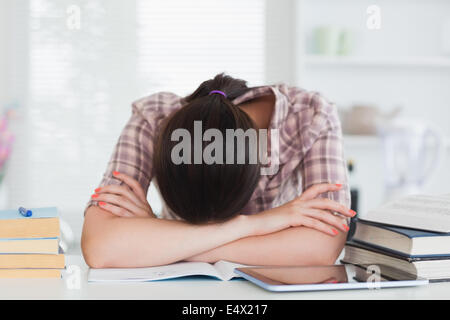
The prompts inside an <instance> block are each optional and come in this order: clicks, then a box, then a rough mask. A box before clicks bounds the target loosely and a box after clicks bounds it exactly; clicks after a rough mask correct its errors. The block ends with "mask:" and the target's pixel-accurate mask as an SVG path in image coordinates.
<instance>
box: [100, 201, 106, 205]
mask: <svg viewBox="0 0 450 320" xmlns="http://www.w3.org/2000/svg"><path fill="white" fill-rule="evenodd" d="M98 204H99V205H101V206H104V205H106V203H105V202H103V201H100V202H99V203H98Z"/></svg>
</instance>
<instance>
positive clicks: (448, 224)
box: [364, 195, 450, 232]
mask: <svg viewBox="0 0 450 320" xmlns="http://www.w3.org/2000/svg"><path fill="white" fill-rule="evenodd" d="M364 219H365V220H369V221H374V222H380V223H387V224H393V225H398V226H404V227H409V228H416V229H423V230H429V231H436V232H450V196H430V195H413V196H407V197H404V198H400V199H398V200H394V201H391V202H388V203H386V204H385V205H383V206H381V207H379V208H377V209H375V210H372V211H370V212H368V214H367V215H366V216H364Z"/></svg>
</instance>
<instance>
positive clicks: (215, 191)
mask: <svg viewBox="0 0 450 320" xmlns="http://www.w3.org/2000/svg"><path fill="white" fill-rule="evenodd" d="M212 90H220V91H223V92H224V93H225V94H226V95H227V97H224V96H222V95H221V94H217V93H216V94H211V95H210V94H209V93H210V92H211V91H212ZM248 90H249V88H248V87H247V84H246V81H244V80H239V79H234V78H232V77H230V76H227V75H224V74H223V73H222V74H218V75H216V76H215V77H214V79H211V80H207V81H205V82H203V83H202V84H201V85H200V86H199V87H198V88H197V90H195V91H194V92H193V93H192V94H191V95H189V96H187V97H185V98H184V100H183V101H184V106H183V107H182V108H181V109H179V110H177V111H176V112H174V113H173V114H171V115H170V116H169V117H168V118H167V119H166V120H165V123H164V124H163V125H162V129H161V131H160V133H159V135H158V139H157V143H156V144H155V152H154V159H153V170H154V175H155V178H156V180H157V183H158V187H159V191H160V193H161V196H162V197H163V199H164V201H165V203H166V204H167V206H168V207H169V208H170V209H171V210H172V211H173V212H174V213H175V214H177V215H178V216H179V217H180V218H182V219H184V220H185V221H187V222H190V223H195V224H201V223H207V222H220V221H225V220H228V219H230V218H232V217H234V216H236V215H237V214H239V213H240V210H241V209H242V208H243V207H244V206H245V205H246V204H247V202H248V201H249V200H250V197H251V195H252V193H253V191H254V189H255V188H256V185H257V183H258V181H259V177H260V165H259V164H258V163H257V164H251V163H249V161H248V158H249V154H250V152H251V151H250V148H252V147H253V146H250V144H249V141H247V143H245V150H239V152H242V151H243V152H245V159H246V161H245V164H237V161H234V164H226V162H225V159H224V161H223V164H217V163H214V164H205V163H203V161H202V163H201V164H194V161H191V164H185V163H181V164H175V163H174V162H173V161H172V158H171V155H172V148H173V147H174V146H175V145H176V144H177V141H172V139H171V137H172V132H173V131H174V130H176V129H180V128H182V129H186V130H188V131H189V133H190V135H191V136H192V137H194V121H201V123H202V134H203V133H204V132H205V131H206V130H208V129H212V128H214V129H218V130H220V132H221V133H222V135H223V137H225V136H226V129H235V130H236V129H242V130H244V131H246V130H247V129H250V128H253V129H256V127H255V125H254V123H253V121H252V120H251V118H250V117H249V116H248V115H247V114H246V113H245V112H244V111H242V110H241V109H240V108H239V107H238V106H236V105H234V104H233V103H232V102H231V101H232V100H233V99H235V98H237V97H238V96H240V95H242V94H244V93H246V92H247V91H248ZM193 140H194V139H191V148H192V150H193V149H194V142H193ZM209 143H211V142H205V141H202V151H203V150H204V149H205V147H206V146H207V145H208V144H209ZM224 145H225V143H224ZM235 148H236V147H235ZM193 153H194V152H191V158H193V157H194V154H193ZM237 153H238V152H234V155H235V157H236V156H237ZM225 154H226V152H225V149H224V152H223V155H224V158H225ZM235 160H236V159H235Z"/></svg>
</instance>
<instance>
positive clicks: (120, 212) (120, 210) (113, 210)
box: [98, 201, 133, 217]
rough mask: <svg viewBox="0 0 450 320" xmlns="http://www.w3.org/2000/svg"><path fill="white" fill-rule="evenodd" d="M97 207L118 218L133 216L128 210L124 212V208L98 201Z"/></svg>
mask: <svg viewBox="0 0 450 320" xmlns="http://www.w3.org/2000/svg"><path fill="white" fill-rule="evenodd" d="M98 205H99V207H100V208H102V209H104V210H106V211H108V212H111V213H112V214H114V215H116V216H118V217H133V214H132V213H131V212H129V211H128V210H125V209H124V208H121V207H118V206H115V205H112V204H109V203H106V202H103V201H100V202H99V203H98Z"/></svg>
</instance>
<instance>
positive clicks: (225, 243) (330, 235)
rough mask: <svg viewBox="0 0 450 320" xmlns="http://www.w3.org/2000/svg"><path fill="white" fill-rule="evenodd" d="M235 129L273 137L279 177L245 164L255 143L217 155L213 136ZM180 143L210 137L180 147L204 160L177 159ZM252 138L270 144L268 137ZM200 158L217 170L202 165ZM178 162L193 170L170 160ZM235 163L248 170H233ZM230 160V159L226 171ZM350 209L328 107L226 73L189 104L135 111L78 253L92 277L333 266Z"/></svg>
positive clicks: (160, 102)
mask: <svg viewBox="0 0 450 320" xmlns="http://www.w3.org/2000/svg"><path fill="white" fill-rule="evenodd" d="M199 123H200V124H201V129H200V132H199V130H198V126H197V127H196V125H198V124H199ZM230 129H232V130H234V131H233V132H238V131H239V130H241V131H240V132H251V130H261V129H270V131H269V137H268V149H269V151H270V153H271V155H273V154H276V155H277V158H276V159H275V160H276V161H275V162H277V164H278V165H277V166H276V167H275V169H276V170H272V172H270V170H269V173H270V174H264V175H263V174H261V173H262V172H263V171H262V169H264V165H263V164H261V161H258V162H257V163H251V162H250V161H248V160H249V159H250V156H251V154H252V152H254V143H250V142H246V143H244V144H243V145H241V146H240V147H237V148H236V147H233V148H232V149H231V150H230V149H226V148H225V147H219V148H215V150H214V152H211V145H212V143H213V142H214V141H213V139H212V138H211V136H210V137H206V138H205V136H206V134H207V133H208V130H210V131H209V132H210V133H211V132H213V133H215V134H216V139H217V136H220V135H223V136H226V135H227V132H229V131H227V130H230ZM177 130H178V131H177ZM180 130H181V131H180ZM249 130H250V131H249ZM258 132H259V131H258ZM270 132H275V133H276V134H275V135H273V134H270ZM181 133H187V134H191V135H194V136H195V134H198V133H200V134H203V139H202V140H200V143H199V142H198V141H199V140H198V139H197V138H195V137H194V139H193V140H190V141H188V142H187V143H186V144H185V146H189V147H193V150H194V151H195V150H197V152H191V151H190V150H189V148H188V149H183V150H181V149H182V148H181V149H180V146H179V143H180V141H181V139H180V136H181ZM275 137H276V138H277V139H275ZM196 139H197V140H196ZM257 139H258V142H264V141H262V139H263V135H258V137H257ZM196 141H197V142H196ZM247 141H249V140H247ZM222 142H223V141H222ZM223 145H224V144H223V143H222V146H223ZM263 145H264V144H262V145H261V144H259V146H263ZM196 148H197V149H196ZM221 148H222V149H221ZM260 149H261V148H259V149H258V150H260ZM275 149H278V150H275ZM276 151H278V152H276ZM199 152H200V153H203V155H204V154H205V153H208V152H209V154H210V155H211V156H213V157H214V158H215V159H216V161H215V162H213V163H206V162H205V161H201V160H204V159H205V158H204V157H201V155H200V156H199ZM230 154H231V155H230ZM177 156H178V157H179V158H181V159H184V160H186V161H184V162H181V163H180V161H179V159H178V160H177V161H174V157H177ZM239 156H241V157H242V158H243V159H245V160H246V161H244V162H239V161H236V160H237V158H238V157H239ZM227 157H229V158H227ZM242 158H241V159H242ZM196 159H197V160H200V162H195V160H196ZM227 159H228V160H232V161H229V162H228V161H226V162H225V161H221V160H227ZM258 159H259V160H261V158H258ZM270 159H271V161H272V156H271V157H270ZM190 160H193V161H192V162H191V161H190ZM217 160H219V161H217ZM270 165H273V163H272V164H271V163H269V166H270ZM153 178H155V179H154V180H153V181H155V182H156V184H157V186H158V189H159V191H160V193H161V196H162V199H163V200H164V203H165V206H164V210H163V213H162V215H161V217H156V216H155V215H154V213H153V211H152V208H151V204H149V203H148V202H147V200H146V193H147V190H148V187H149V184H150V181H151V180H152V179H153ZM349 202H350V201H349V188H348V185H347V174H346V168H345V163H344V160H343V155H342V147H341V129H340V123H339V120H338V117H337V110H336V108H335V106H334V105H333V104H331V103H329V102H328V101H327V100H325V99H324V98H323V97H321V96H320V95H319V94H317V93H314V92H308V91H305V90H302V89H299V88H295V87H289V86H286V85H275V86H262V87H256V88H248V87H247V85H246V82H245V81H243V80H238V79H234V78H232V77H230V76H226V75H223V74H219V75H217V76H216V77H215V78H214V79H211V80H208V81H205V82H203V83H202V84H201V85H200V87H199V88H198V89H197V90H196V91H195V92H194V93H192V94H191V95H190V96H188V97H186V98H181V97H178V96H177V95H175V94H172V93H167V92H161V93H157V94H154V95H151V96H149V97H146V98H144V99H141V100H139V101H137V102H135V103H134V104H133V112H132V116H131V118H130V120H129V121H128V123H127V125H126V127H125V128H124V130H123V132H122V134H121V136H120V138H119V141H118V143H117V145H116V148H115V151H114V153H113V155H112V158H111V160H110V162H109V165H108V168H107V170H106V173H105V174H104V178H103V180H102V182H101V184H100V187H99V188H97V189H96V190H95V193H94V194H93V195H92V199H91V201H90V202H89V203H88V206H87V209H86V211H85V221H84V227H83V235H82V249H83V254H84V257H85V260H86V262H87V264H88V265H90V266H91V267H94V268H106V267H145V266H156V265H164V264H169V263H173V262H177V261H181V260H186V261H206V262H214V261H217V260H221V259H224V260H229V261H235V262H238V263H243V264H251V265H305V264H309V265H312V264H333V263H334V262H335V260H336V258H337V257H338V255H339V254H340V252H341V250H342V248H343V245H344V242H345V239H346V232H347V231H348V230H349V227H348V218H349V217H352V216H354V215H355V214H356V213H355V212H354V211H352V210H350V209H349V205H350V203H349Z"/></svg>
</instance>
